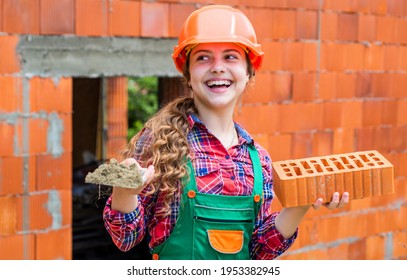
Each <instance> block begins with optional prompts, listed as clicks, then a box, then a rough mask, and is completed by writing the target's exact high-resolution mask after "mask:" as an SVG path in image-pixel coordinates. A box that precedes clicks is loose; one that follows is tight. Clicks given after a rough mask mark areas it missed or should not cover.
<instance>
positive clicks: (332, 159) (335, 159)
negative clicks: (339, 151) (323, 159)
mask: <svg viewBox="0 0 407 280" xmlns="http://www.w3.org/2000/svg"><path fill="white" fill-rule="evenodd" d="M330 160H331V161H337V160H338V159H337V158H334V157H333V158H330Z"/></svg>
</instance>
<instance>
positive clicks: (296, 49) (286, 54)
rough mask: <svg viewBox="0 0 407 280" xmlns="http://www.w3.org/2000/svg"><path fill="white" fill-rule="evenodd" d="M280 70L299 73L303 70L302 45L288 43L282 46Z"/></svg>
mask: <svg viewBox="0 0 407 280" xmlns="http://www.w3.org/2000/svg"><path fill="white" fill-rule="evenodd" d="M283 48H284V49H283V57H282V69H280V70H290V71H301V70H303V68H304V44H303V43H300V42H288V43H285V44H284V46H283Z"/></svg>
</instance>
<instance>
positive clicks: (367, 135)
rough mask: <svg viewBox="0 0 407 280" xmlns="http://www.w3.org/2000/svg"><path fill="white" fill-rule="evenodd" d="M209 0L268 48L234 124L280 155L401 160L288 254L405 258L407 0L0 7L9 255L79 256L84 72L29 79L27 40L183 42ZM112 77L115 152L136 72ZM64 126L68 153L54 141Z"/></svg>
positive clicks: (310, 224) (1, 223)
mask: <svg viewBox="0 0 407 280" xmlns="http://www.w3.org/2000/svg"><path fill="white" fill-rule="evenodd" d="M208 2H211V3H224V4H230V5H236V6H238V7H239V8H241V9H242V10H243V11H244V12H246V13H247V15H248V16H249V18H250V19H251V20H252V22H253V24H254V26H255V29H256V30H257V34H258V38H259V40H260V42H261V43H262V45H263V47H264V51H265V53H266V54H265V62H264V67H263V68H262V70H261V71H259V72H258V73H257V75H256V85H255V86H254V88H253V90H251V92H249V93H247V94H246V95H245V96H244V98H243V100H242V103H241V104H240V106H239V108H238V110H237V111H236V120H237V121H238V122H240V123H241V124H243V125H244V126H245V127H246V128H247V129H248V130H249V131H250V132H251V133H252V134H253V135H254V136H255V138H256V140H258V141H259V142H260V143H261V144H263V145H264V146H265V147H266V148H267V149H268V151H269V152H270V154H271V156H272V158H273V160H275V161H278V160H285V159H291V158H302V157H309V156H321V155H328V154H333V153H347V152H354V151H363V150H378V151H379V152H380V153H381V154H383V155H384V156H385V157H386V158H387V159H389V160H390V161H391V162H392V163H393V164H394V171H395V193H394V195H385V196H379V197H374V198H366V199H360V200H354V201H352V202H351V203H350V205H349V206H348V207H346V208H345V209H342V210H336V211H333V212H331V211H327V210H324V209H323V210H319V211H312V210H311V211H310V212H309V213H308V214H307V216H306V217H305V219H304V221H303V223H302V224H301V226H300V236H299V238H298V240H297V242H296V243H295V244H294V246H293V248H292V249H290V250H289V251H288V252H287V253H286V254H285V255H284V256H283V257H282V258H283V259H398V258H400V259H406V258H407V249H406V244H407V203H406V201H407V179H406V174H407V170H406V168H407V167H406V166H407V153H406V150H407V114H406V113H405V112H406V111H407V92H406V88H407V74H406V73H407V72H406V70H407V3H406V1H403V0H369V1H366V0H359V1H358V0H356V1H355V0H343V1H337V0H306V1H304V0H302V1H298V0H267V1H261V0H258V1H255V0H228V1H226V0H225V1H206V0H201V1H199V0H185V1H181V0H161V1H159V0H157V1H137V0H81V1H79V0H60V1H53V0H0V141H1V144H0V202H1V203H0V248H1V249H0V259H56V258H63V259H69V258H71V257H72V250H71V247H72V242H71V231H72V222H71V216H72V213H71V212H72V211H71V165H72V163H71V161H72V155H71V152H72V139H71V138H72V133H71V126H72V124H71V114H72V77H63V78H59V79H55V77H54V78H41V77H27V76H24V74H22V71H21V62H20V57H19V56H18V54H17V52H16V47H17V44H18V42H19V36H20V35H22V34H33V35H63V34H68V35H73V36H133V37H176V36H177V35H178V30H179V29H180V27H181V24H182V22H183V21H184V19H185V18H186V17H187V15H188V14H189V13H190V12H191V11H193V10H194V9H195V8H196V7H198V6H201V5H205V4H207V3H208ZM108 83H109V85H108V87H107V88H108V98H109V102H110V103H109V104H108V108H109V109H108V116H109V117H108V118H109V119H108V125H109V127H108V131H109V137H111V138H108V139H111V140H112V141H111V142H109V141H110V140H108V155H110V154H111V153H114V150H115V149H116V147H118V146H120V145H121V143H123V139H124V137H125V134H124V133H125V130H126V127H125V120H123V119H122V120H120V118H124V115H125V114H124V112H125V110H126V108H124V107H123V104H125V99H126V94H125V87H124V86H123V83H125V78H121V77H117V78H112V79H111V80H110V82H108ZM40 112H42V113H40ZM55 124H57V126H56V128H60V127H63V128H64V130H63V131H62V132H60V134H58V135H60V136H61V139H60V141H59V142H58V141H57V142H56V143H55V142H53V143H54V144H58V143H59V144H60V145H59V146H58V145H57V147H55V146H52V147H47V145H49V144H47V143H49V142H47V141H48V140H47V138H46V135H47V134H46V133H47V130H48V129H49V128H50V126H51V125H55ZM110 129H111V130H110ZM115 143H116V144H115ZM117 143H120V144H117ZM280 208H281V205H279V202H278V201H277V200H276V202H275V203H274V205H273V209H274V210H279V209H280Z"/></svg>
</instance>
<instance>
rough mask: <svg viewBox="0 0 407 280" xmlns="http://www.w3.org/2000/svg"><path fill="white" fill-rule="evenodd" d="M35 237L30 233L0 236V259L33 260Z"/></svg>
mask: <svg viewBox="0 0 407 280" xmlns="http://www.w3.org/2000/svg"><path fill="white" fill-rule="evenodd" d="M34 246H35V237H34V235H31V234H24V235H21V234H19V235H11V236H8V237H1V238H0V247H1V250H0V260H34V253H35V247H34Z"/></svg>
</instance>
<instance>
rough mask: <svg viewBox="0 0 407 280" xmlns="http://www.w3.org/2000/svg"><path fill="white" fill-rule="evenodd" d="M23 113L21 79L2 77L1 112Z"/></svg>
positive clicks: (0, 79)
mask: <svg viewBox="0 0 407 280" xmlns="http://www.w3.org/2000/svg"><path fill="white" fill-rule="evenodd" d="M15 111H20V112H21V111H22V83H21V78H20V77H14V76H0V112H15Z"/></svg>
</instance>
